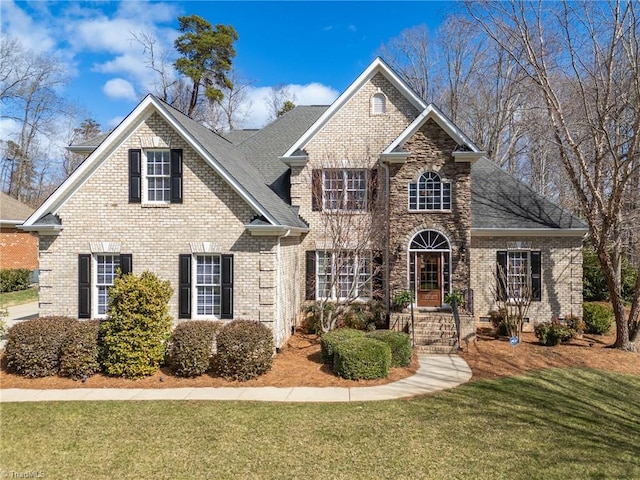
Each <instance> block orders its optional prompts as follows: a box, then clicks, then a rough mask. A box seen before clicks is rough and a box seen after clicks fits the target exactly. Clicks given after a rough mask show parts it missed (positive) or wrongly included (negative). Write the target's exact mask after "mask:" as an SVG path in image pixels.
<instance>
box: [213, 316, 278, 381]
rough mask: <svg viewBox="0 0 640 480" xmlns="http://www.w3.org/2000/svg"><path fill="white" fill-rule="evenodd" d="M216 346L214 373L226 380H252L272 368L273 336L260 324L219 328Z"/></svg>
mask: <svg viewBox="0 0 640 480" xmlns="http://www.w3.org/2000/svg"><path fill="white" fill-rule="evenodd" d="M216 344H217V352H216V355H215V357H214V364H215V370H216V373H217V374H218V375H219V376H221V377H223V378H226V379H227V380H239V381H246V380H251V379H252V378H255V377H258V376H260V375H262V374H263V373H266V372H268V371H269V370H270V369H271V367H272V366H273V352H274V345H273V334H272V333H271V330H270V329H269V327H267V326H265V325H264V324H262V323H260V322H254V321H251V320H234V321H232V322H229V323H227V324H225V325H223V326H222V328H221V329H220V332H219V333H218V336H217V340H216Z"/></svg>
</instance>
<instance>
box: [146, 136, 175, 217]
mask: <svg viewBox="0 0 640 480" xmlns="http://www.w3.org/2000/svg"><path fill="white" fill-rule="evenodd" d="M151 152H163V153H165V152H166V153H167V154H168V155H169V174H168V175H151V176H152V177H154V178H167V179H168V180H169V198H168V199H167V200H149V177H150V175H149V174H148V173H147V164H148V157H147V154H148V153H151ZM141 167H142V168H141V170H142V172H141V173H142V203H145V204H148V205H168V204H170V203H171V150H170V149H168V148H147V149H145V150H143V151H142V166H141Z"/></svg>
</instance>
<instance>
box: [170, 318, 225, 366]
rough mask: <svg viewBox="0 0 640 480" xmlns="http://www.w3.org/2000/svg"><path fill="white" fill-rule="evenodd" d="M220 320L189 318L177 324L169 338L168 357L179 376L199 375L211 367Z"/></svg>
mask: <svg viewBox="0 0 640 480" xmlns="http://www.w3.org/2000/svg"><path fill="white" fill-rule="evenodd" d="M220 327H221V324H220V322H212V321H209V320H189V321H187V322H183V323H181V324H179V325H178V326H176V328H175V329H174V330H173V333H172V334H171V338H170V339H169V345H168V348H167V357H168V359H169V365H170V366H171V370H172V371H173V373H175V374H176V375H178V376H179V377H197V376H199V375H202V374H203V373H205V372H206V371H207V370H209V369H210V368H211V358H212V357H213V353H214V350H215V342H216V335H217V333H218V331H219V330H220Z"/></svg>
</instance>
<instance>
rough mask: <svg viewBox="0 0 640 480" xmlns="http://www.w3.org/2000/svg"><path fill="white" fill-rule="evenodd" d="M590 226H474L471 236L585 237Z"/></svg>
mask: <svg viewBox="0 0 640 480" xmlns="http://www.w3.org/2000/svg"><path fill="white" fill-rule="evenodd" d="M587 233H589V229H588V228H472V229H471V237H584V236H585V235H586V234H587Z"/></svg>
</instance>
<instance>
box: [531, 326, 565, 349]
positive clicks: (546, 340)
mask: <svg viewBox="0 0 640 480" xmlns="http://www.w3.org/2000/svg"><path fill="white" fill-rule="evenodd" d="M533 331H534V333H535V335H536V337H538V341H539V342H540V343H541V344H542V345H545V346H547V347H553V346H555V345H558V344H560V343H565V342H568V341H569V340H571V339H572V338H573V335H574V332H573V331H572V330H571V328H569V327H568V326H566V325H562V324H560V323H557V322H545V323H539V324H538V325H536V326H535V327H534V330H533Z"/></svg>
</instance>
